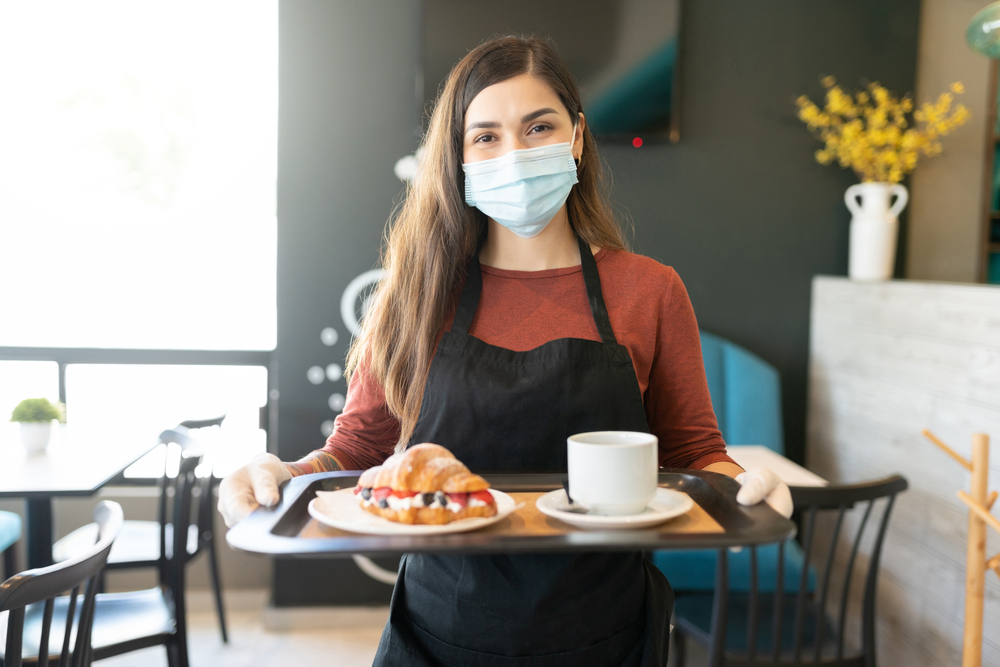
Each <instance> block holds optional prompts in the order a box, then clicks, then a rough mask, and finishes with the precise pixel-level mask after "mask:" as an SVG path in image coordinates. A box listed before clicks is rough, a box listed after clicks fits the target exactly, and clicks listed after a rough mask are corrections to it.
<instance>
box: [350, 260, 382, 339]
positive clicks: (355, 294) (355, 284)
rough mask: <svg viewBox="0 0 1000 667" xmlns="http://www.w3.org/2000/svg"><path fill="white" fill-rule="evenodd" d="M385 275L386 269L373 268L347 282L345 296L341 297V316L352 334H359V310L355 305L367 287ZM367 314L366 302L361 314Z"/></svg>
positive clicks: (363, 304)
mask: <svg viewBox="0 0 1000 667" xmlns="http://www.w3.org/2000/svg"><path fill="white" fill-rule="evenodd" d="M384 276H385V269H372V270H371V271H365V272H364V273H362V274H361V275H360V276H358V277H357V278H355V279H354V280H352V281H351V282H349V283H348V284H347V287H346V288H345V289H344V294H343V296H341V297H340V317H341V318H342V319H343V320H344V325H345V326H347V330H348V331H350V332H351V335H352V336H356V335H357V334H358V314H357V313H358V311H357V306H356V305H355V304H356V303H357V301H358V299H359V298H360V297H361V295H362V293H363V292H364V290H365V288H366V287H369V286H371V285H374V284H375V283H377V282H378V281H380V280H382V278H383V277H384ZM364 314H365V303H364V301H362V303H361V315H362V316H364Z"/></svg>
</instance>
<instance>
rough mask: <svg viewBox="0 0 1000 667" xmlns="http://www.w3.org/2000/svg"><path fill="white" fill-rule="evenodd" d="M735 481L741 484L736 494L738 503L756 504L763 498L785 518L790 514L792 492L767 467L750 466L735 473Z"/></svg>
mask: <svg viewBox="0 0 1000 667" xmlns="http://www.w3.org/2000/svg"><path fill="white" fill-rule="evenodd" d="M736 481H737V482H739V483H740V484H742V485H743V487H742V488H741V489H740V490H739V492H738V493H737V494H736V502H738V503H739V504H740V505H756V504H757V503H759V502H760V501H762V500H763V501H764V502H766V503H767V504H768V505H770V506H771V509H773V510H774V511H775V512H777V513H778V514H780V515H781V516H783V517H785V518H786V519H787V518H788V517H790V516H792V492H791V491H789V490H788V485H787V484H785V483H784V482H782V481H781V480H780V479H779V478H778V476H777V475H775V474H774V473H773V472H772V471H771V470H770V469H769V468H750V469H749V470H747V471H746V472H743V473H740V474H739V475H737V476H736Z"/></svg>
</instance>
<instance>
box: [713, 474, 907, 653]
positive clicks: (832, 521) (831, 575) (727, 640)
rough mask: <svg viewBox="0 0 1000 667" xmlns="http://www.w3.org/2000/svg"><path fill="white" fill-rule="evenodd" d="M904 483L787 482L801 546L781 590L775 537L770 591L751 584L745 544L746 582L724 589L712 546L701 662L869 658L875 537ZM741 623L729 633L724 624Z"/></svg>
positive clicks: (723, 571) (722, 557) (723, 568)
mask: <svg viewBox="0 0 1000 667" xmlns="http://www.w3.org/2000/svg"><path fill="white" fill-rule="evenodd" d="M907 486H908V484H907V481H906V479H904V478H903V477H901V476H899V475H893V476H891V477H886V478H884V479H879V480H874V481H870V482H864V483H861V484H851V485H842V486H832V485H831V486H826V487H792V489H791V491H792V500H793V502H794V505H795V509H796V512H798V513H799V514H800V516H801V519H802V533H801V535H802V540H801V544H802V551H803V553H804V563H803V564H802V568H801V575H800V577H799V581H798V585H797V587H796V588H795V589H794V590H789V591H785V590H784V588H785V586H784V564H785V549H784V545H783V544H782V545H779V547H778V566H777V573H776V582H775V584H776V585H775V592H774V594H767V595H763V594H760V593H759V591H758V589H759V580H758V568H757V548H756V547H751V552H750V590H749V593H747V594H743V595H742V596H739V595H734V594H733V593H731V592H730V591H729V586H728V576H727V575H728V565H727V559H726V551H725V550H722V551H720V552H719V559H718V569H717V571H716V581H717V584H716V588H715V591H716V594H715V598H714V607H713V609H712V618H711V636H710V646H709V664H710V665H713V666H720V667H721V666H723V665H733V666H735V665H758V666H763V665H775V666H778V665H781V666H791V665H810V664H823V665H828V666H842V667H847V666H859V667H860V666H871V665H874V664H875V593H876V588H877V583H878V571H879V561H880V559H881V555H882V544H883V542H884V540H885V534H886V529H887V527H888V525H889V517H890V515H891V513H892V507H893V504H894V502H895V498H896V495H897V494H898V493H901V492H902V491H905V490H906V488H907ZM862 544H864V548H862ZM859 553H865V554H866V557H865V556H861V557H859ZM863 561H867V563H866V564H865V563H864V562H863ZM813 576H814V578H813ZM859 598H860V599H859ZM850 610H858V611H860V619H861V623H860V628H859V630H860V632H859V635H860V636H859V637H856V638H854V641H850V640H851V639H852V637H849V636H848V632H847V627H848V612H849V611H850ZM743 623H745V627H739V628H738V629H739V632H738V633H734V632H733V629H734V628H733V627H732V626H733V625H735V624H740V625H742V624H743Z"/></svg>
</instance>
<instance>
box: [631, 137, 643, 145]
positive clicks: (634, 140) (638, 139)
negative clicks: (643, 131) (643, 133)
mask: <svg viewBox="0 0 1000 667" xmlns="http://www.w3.org/2000/svg"><path fill="white" fill-rule="evenodd" d="M632 145H633V146H635V147H636V148H638V147H639V146H642V139H640V138H639V137H636V138H635V139H633V140H632Z"/></svg>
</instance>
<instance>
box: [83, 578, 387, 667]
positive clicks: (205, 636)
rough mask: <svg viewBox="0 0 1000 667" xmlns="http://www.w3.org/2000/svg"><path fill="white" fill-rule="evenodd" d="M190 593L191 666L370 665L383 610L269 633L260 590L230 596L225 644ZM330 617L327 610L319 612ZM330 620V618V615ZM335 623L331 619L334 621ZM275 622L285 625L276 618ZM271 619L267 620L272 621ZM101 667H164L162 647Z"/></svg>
mask: <svg viewBox="0 0 1000 667" xmlns="http://www.w3.org/2000/svg"><path fill="white" fill-rule="evenodd" d="M189 597H190V602H191V604H190V606H189V609H190V611H189V613H188V628H189V630H188V631H189V641H188V647H189V651H190V657H191V667H292V666H293V665H295V666H296V667H297V666H298V665H324V666H325V665H336V666H337V667H370V665H371V664H372V658H373V657H374V656H375V649H376V648H377V647H378V640H379V637H380V636H381V635H382V627H383V625H384V624H385V615H384V614H387V611H386V612H383V613H379V611H380V610H372V612H374V613H367V614H361V615H360V617H361V618H360V620H359V618H358V616H359V615H355V618H354V619H353V620H352V621H351V623H350V624H351V625H352V627H346V628H345V627H343V625H346V624H345V623H341V624H337V625H339V626H340V627H320V628H311V629H304V630H303V629H299V630H293V631H280V632H272V631H268V630H266V629H265V615H264V606H265V601H266V594H265V593H264V592H257V591H254V592H250V593H237V594H235V595H232V596H229V597H228V598H227V603H226V607H227V609H226V611H227V614H228V618H227V620H228V621H229V623H228V625H229V644H228V645H227V644H223V643H222V639H221V638H220V636H219V630H218V623H217V621H216V616H215V612H214V611H213V609H212V607H211V606H210V603H209V599H208V596H207V595H201V594H198V593H195V594H193V595H191V596H189ZM322 618H324V619H330V618H331V617H330V615H328V614H327V615H324V616H322ZM331 620H332V619H331ZM332 622H333V623H336V621H335V620H332ZM277 623H278V624H279V625H287V623H285V622H283V619H281V618H279V619H277ZM274 624H275V619H274V618H273V615H272V617H271V618H270V619H269V622H268V625H274ZM95 664H96V665H99V666H100V667H161V666H162V667H166V664H167V659H166V653H165V651H164V649H163V648H161V647H156V648H149V649H144V650H142V651H135V652H133V653H128V654H126V655H121V656H118V657H115V658H109V659H107V660H102V661H100V662H97V663H95Z"/></svg>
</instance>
